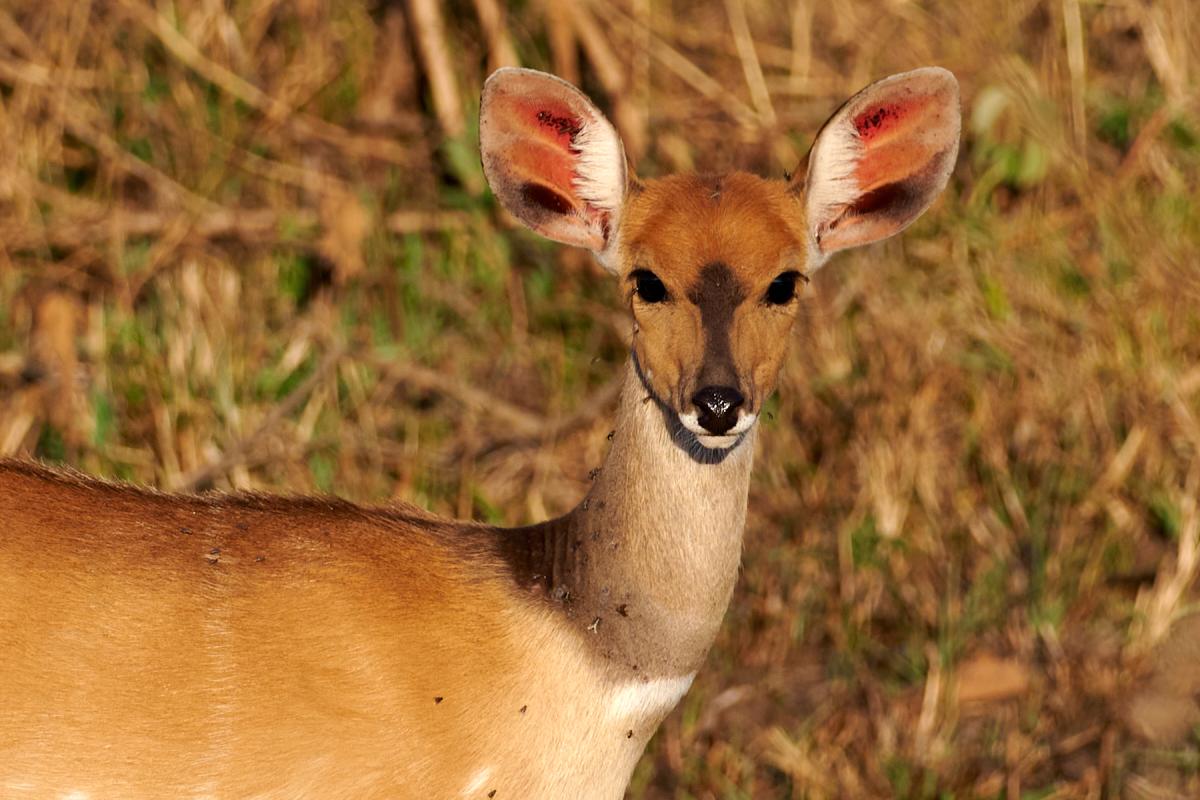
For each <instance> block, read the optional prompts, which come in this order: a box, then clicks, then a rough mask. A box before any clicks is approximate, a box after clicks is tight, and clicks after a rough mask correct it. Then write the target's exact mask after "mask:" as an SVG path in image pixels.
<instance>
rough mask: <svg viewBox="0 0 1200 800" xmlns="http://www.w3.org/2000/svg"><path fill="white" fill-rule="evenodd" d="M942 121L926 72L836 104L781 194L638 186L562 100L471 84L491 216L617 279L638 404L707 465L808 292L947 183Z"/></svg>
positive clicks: (701, 185)
mask: <svg viewBox="0 0 1200 800" xmlns="http://www.w3.org/2000/svg"><path fill="white" fill-rule="evenodd" d="M959 118H960V113H959V101H958V83H957V82H956V81H955V79H954V76H953V75H951V74H950V73H949V72H947V71H946V70H944V69H940V68H937V67H928V68H924V69H918V70H914V71H912V72H906V73H903V74H900V75H895V76H892V77H890V78H886V79H884V80H881V81H878V82H877V83H874V84H872V85H870V86H868V87H867V88H866V89H864V90H862V91H861V92H859V93H858V94H856V95H855V96H854V97H852V98H850V99H849V100H848V101H847V102H846V103H845V104H844V105H843V106H842V107H841V108H840V109H839V110H838V111H837V112H836V113H835V114H834V115H833V116H832V117H831V118H830V119H829V121H828V122H826V123H825V125H824V126H823V127H822V128H821V131H820V133H819V134H818V135H817V137H816V140H815V142H814V144H813V146H812V149H811V151H810V153H809V155H808V157H807V160H806V163H804V164H802V165H801V167H800V168H799V169H798V170H796V173H795V175H794V176H793V177H791V178H790V179H784V180H769V179H764V178H760V177H758V176H755V175H751V174H748V173H744V172H731V173H726V174H721V175H694V174H688V175H671V176H668V177H665V178H660V179H653V180H649V179H647V180H639V179H638V178H636V177H635V176H634V175H633V173H632V171H631V170H630V169H629V168H628V166H627V164H626V159H625V155H624V149H623V147H622V144H621V140H620V137H619V136H618V135H617V132H616V130H615V129H614V128H613V126H612V124H610V123H609V121H608V120H607V119H605V117H604V115H603V114H602V113H601V112H600V111H599V110H598V109H597V108H596V106H595V105H593V104H592V102H591V101H590V100H589V99H588V98H587V97H586V96H585V95H583V94H582V93H581V92H580V91H579V90H578V89H576V88H575V87H573V86H571V85H570V84H568V83H566V82H564V81H562V80H560V79H558V78H555V77H553V76H551V75H546V74H544V73H541V72H536V71H533V70H526V69H502V70H499V71H498V72H496V73H494V74H493V75H492V76H491V78H489V79H488V81H487V83H486V85H485V86H484V90H483V99H482V107H481V114H480V140H481V149H482V155H483V166H484V171H485V173H486V175H487V178H488V181H489V182H490V184H491V186H492V188H493V190H494V191H495V193H496V195H497V197H498V198H499V200H500V202H501V203H502V204H503V205H504V207H505V208H507V209H508V210H509V211H510V212H511V213H512V214H513V215H514V216H515V217H517V219H519V220H520V221H521V222H523V223H524V224H525V225H526V226H528V227H529V228H531V229H532V230H534V231H536V232H537V233H540V234H541V235H543V236H546V237H548V238H550V239H553V240H555V241H558V242H562V243H564V244H570V245H576V246H579V247H585V248H587V249H589V250H591V251H592V252H593V253H594V254H595V255H596V257H597V259H598V260H599V261H600V263H601V264H603V265H604V266H605V267H606V268H607V269H608V270H609V271H611V272H612V273H614V274H615V275H616V276H617V277H618V279H619V280H620V282H621V286H622V289H623V291H624V293H625V294H626V295H627V296H628V298H629V305H630V308H631V310H632V313H633V318H634V328H633V330H634V335H633V358H634V363H635V365H636V367H637V369H638V374H639V375H640V377H641V379H642V382H643V384H644V385H645V388H646V390H647V392H648V393H649V394H650V395H651V396H652V397H653V398H654V399H655V400H656V401H657V403H658V404H659V406H660V407H661V408H662V410H663V413H664V415H665V418H666V421H667V424H668V426H669V428H670V429H671V432H672V435H673V436H674V437H675V440H676V441H677V442H678V443H679V444H680V445H681V446H683V447H684V448H685V449H687V450H688V451H689V453H691V454H692V455H693V457H697V458H701V459H718V460H719V459H720V458H721V457H722V454H723V453H725V452H727V451H728V450H729V449H731V448H733V447H735V446H736V445H737V444H738V443H739V441H741V439H742V438H743V437H744V436H745V434H746V433H747V432H748V431H749V430H750V429H751V428H753V426H754V424H755V422H756V421H757V419H758V415H759V413H760V411H761V409H762V406H763V402H764V401H765V400H766V398H767V397H768V396H769V395H770V394H771V392H772V391H773V390H774V388H775V383H776V380H777V377H778V373H779V368H780V364H781V363H782V360H783V356H784V353H785V350H786V344H787V341H788V337H789V332H790V330H791V328H792V324H793V322H794V321H795V318H796V313H797V308H798V305H799V299H798V295H799V292H800V290H801V289H802V288H803V286H804V285H805V284H806V283H808V279H809V276H810V275H811V274H812V273H813V272H814V271H815V270H817V269H818V268H819V267H820V266H821V265H822V264H823V263H824V262H825V260H826V259H827V258H828V257H829V256H830V255H831V254H833V253H835V252H837V251H838V250H844V249H846V248H850V247H856V246H859V245H865V244H869V243H871V242H876V241H879V240H880V239H884V238H886V237H888V236H891V235H892V234H894V233H896V232H898V231H900V230H902V229H903V228H905V227H906V226H907V225H908V224H909V223H911V222H912V221H913V220H915V219H916V218H917V217H918V216H920V214H921V213H922V212H923V211H925V209H926V208H928V207H929V205H930V204H931V203H932V202H933V200H934V199H935V198H936V197H937V195H938V194H939V193H940V192H941V191H942V189H943V187H944V186H945V185H946V181H947V179H948V178H949V175H950V172H951V170H952V169H953V166H954V162H955V157H956V155H957V153H958V137H959V125H960V119H959Z"/></svg>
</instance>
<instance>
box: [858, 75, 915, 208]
mask: <svg viewBox="0 0 1200 800" xmlns="http://www.w3.org/2000/svg"><path fill="white" fill-rule="evenodd" d="M932 102H933V98H932V97H931V96H928V95H915V96H910V97H906V98H902V99H899V100H892V101H890V102H887V103H876V104H874V105H870V106H868V107H867V108H866V109H864V110H863V111H861V112H859V113H858V114H856V115H855V116H854V120H853V122H854V128H855V130H856V131H857V132H858V136H859V140H860V141H861V142H862V144H863V150H864V152H863V155H862V157H861V159H860V160H859V162H858V165H857V167H856V168H855V170H854V177H855V180H856V181H857V182H858V185H859V187H860V189H862V190H864V191H869V190H870V189H872V188H874V187H876V186H879V185H881V184H884V183H890V182H893V181H897V180H902V179H903V178H905V177H907V176H909V175H911V174H913V173H915V172H920V171H921V169H922V167H924V166H925V165H926V163H927V162H928V161H929V159H930V158H931V157H932V156H933V155H935V153H934V151H933V148H931V147H930V143H929V142H928V141H927V139H926V137H924V136H923V135H922V133H921V127H922V126H923V125H927V124H929V122H930V120H929V119H928V115H929V112H930V111H931V110H932V108H931V105H932Z"/></svg>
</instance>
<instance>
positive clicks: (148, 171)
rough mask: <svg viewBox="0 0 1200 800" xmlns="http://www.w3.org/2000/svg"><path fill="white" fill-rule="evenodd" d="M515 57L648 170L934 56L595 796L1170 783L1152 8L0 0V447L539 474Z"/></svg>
mask: <svg viewBox="0 0 1200 800" xmlns="http://www.w3.org/2000/svg"><path fill="white" fill-rule="evenodd" d="M513 60H519V61H520V62H521V63H523V64H526V65H530V66H537V67H542V68H549V69H553V70H555V71H558V72H559V73H561V74H563V75H565V76H566V77H568V78H570V79H572V80H577V81H581V82H582V84H583V85H584V86H585V87H586V88H587V89H588V90H589V91H590V92H591V93H592V94H593V95H594V96H595V97H597V98H598V100H599V101H600V102H601V104H602V105H603V106H604V107H605V108H606V109H607V110H609V111H610V113H611V114H612V116H613V118H614V119H615V120H616V121H617V122H618V124H619V126H620V127H621V129H622V133H623V135H624V136H625V137H626V140H627V142H628V143H629V145H630V147H629V149H630V151H631V153H632V154H633V155H634V156H635V157H636V160H637V165H638V168H639V171H641V172H642V173H644V174H648V175H655V174H662V173H665V172H669V171H674V170H678V169H689V168H701V169H706V170H712V169H723V168H728V167H731V166H740V167H746V168H751V169H758V170H761V171H765V172H767V173H774V174H779V173H781V172H782V171H784V170H786V169H790V168H792V167H793V166H794V164H795V162H796V160H797V159H798V157H799V155H800V154H801V153H802V152H803V151H804V149H805V147H806V146H807V143H808V142H809V141H810V137H811V135H812V134H813V133H814V132H815V129H816V126H817V125H819V123H820V122H821V121H822V120H823V119H824V117H825V116H826V115H827V114H828V113H829V112H830V111H831V110H832V109H833V107H834V106H835V105H836V104H837V103H838V102H840V100H841V99H842V98H843V97H844V96H846V95H847V94H849V93H850V92H852V91H853V90H855V89H857V88H858V87H860V86H861V85H863V84H865V83H866V82H868V81H869V80H870V79H872V78H874V77H878V76H881V75H884V74H888V73H891V72H895V71H899V70H902V69H906V68H909V67H913V66H916V65H920V64H926V63H936V64H941V65H943V66H946V67H948V68H950V69H952V70H954V71H955V72H956V73H957V74H958V76H959V78H960V80H961V81H962V83H963V88H964V103H965V111H966V119H967V121H968V128H967V130H966V132H965V140H964V146H963V150H962V157H961V162H960V164H959V168H958V171H957V173H956V175H955V178H954V179H953V180H952V185H951V188H950V189H949V190H948V192H947V196H946V198H945V201H944V202H942V203H941V204H940V205H939V206H938V207H937V208H935V209H934V211H932V212H931V213H930V214H928V215H927V217H926V218H925V219H923V220H922V221H921V222H920V223H919V224H918V225H917V226H915V227H914V228H913V229H912V230H910V231H909V232H908V233H907V234H906V235H905V236H904V237H903V238H902V239H901V240H898V241H893V242H891V243H888V244H886V245H884V246H879V247H875V248H872V249H870V250H868V251H866V252H863V253H859V254H856V255H852V256H848V257H843V258H840V259H838V260H836V261H835V262H834V263H833V264H831V265H830V266H828V267H827V268H826V269H825V270H824V271H823V272H822V273H821V274H820V275H819V276H818V278H817V279H816V280H815V281H814V285H813V287H812V294H811V298H810V300H809V302H808V304H807V306H806V310H805V313H804V316H803V319H802V321H801V324H800V325H799V328H798V330H797V332H796V336H795V342H794V346H793V351H794V352H793V354H792V356H791V358H790V360H789V362H788V365H787V367H786V371H785V376H784V379H783V384H782V388H781V390H780V392H779V396H778V398H777V401H776V402H775V404H774V405H773V407H772V409H771V415H770V417H769V419H768V420H767V421H766V423H765V425H766V428H767V430H766V435H765V436H764V437H763V444H762V446H761V452H760V455H759V463H758V467H757V471H756V476H755V481H754V485H753V489H752V494H751V499H750V506H751V516H750V523H749V528H748V531H747V546H746V558H745V570H744V574H743V577H742V581H741V584H740V587H739V590H738V593H737V595H736V599H735V603H734V607H733V608H732V609H731V611H730V614H729V618H728V620H727V623H726V625H725V627H724V632H723V634H722V636H721V638H720V640H719V641H718V643H717V645H716V647H715V648H714V651H713V654H712V656H711V658H710V661H709V666H708V669H707V670H706V671H704V672H703V673H702V674H701V676H700V678H699V679H698V681H697V684H696V687H695V689H694V690H693V691H692V693H691V694H690V695H689V697H688V698H687V699H686V700H685V702H684V704H683V706H682V708H681V709H680V710H679V711H678V712H677V713H676V714H674V715H673V716H672V717H671V718H670V719H669V721H668V722H667V724H666V725H665V727H664V730H663V732H662V733H661V734H660V735H659V736H658V737H657V738H656V739H655V742H654V744H653V745H652V747H651V749H650V752H649V754H648V755H647V757H646V759H645V760H644V761H643V763H642V764H641V766H640V767H639V769H638V771H637V774H636V780H635V785H634V789H633V792H632V796H633V797H654V798H663V797H678V798H685V797H697V798H707V797H721V798H742V797H754V798H776V797H778V798H784V797H885V796H895V797H958V798H965V797H1003V798H1013V799H1015V798H1025V797H1030V798H1032V797H1039V798H1040V797H1064V798H1066V797H1071V798H1073V797H1101V796H1109V797H1115V796H1129V797H1143V798H1158V797H1196V796H1200V730H1198V728H1197V723H1198V722H1200V710H1198V709H1197V701H1196V697H1197V693H1198V692H1200V674H1198V672H1200V671H1198V669H1197V664H1198V663H1200V655H1197V653H1198V652H1200V651H1198V648H1200V627H1198V626H1197V625H1196V624H1195V622H1194V619H1195V618H1193V619H1192V620H1191V621H1185V623H1184V624H1181V625H1177V626H1175V627H1172V624H1173V623H1175V622H1176V621H1177V620H1179V619H1181V618H1183V617H1184V616H1186V614H1187V613H1188V612H1189V611H1190V610H1194V609H1195V600H1196V592H1195V589H1196V577H1197V572H1198V571H1200V510H1198V508H1197V499H1198V496H1200V99H1198V89H1197V73H1198V71H1200V18H1198V14H1197V12H1196V10H1195V9H1194V8H1192V7H1191V5H1190V3H1189V0H1160V1H1159V2H1154V1H1153V0H1122V1H1119V2H1108V3H1095V2H1080V0H1060V1H1059V2H1052V1H1051V0H1019V2H1013V3H993V2H990V1H985V0H974V1H973V2H965V3H958V4H942V3H936V4H935V3H914V2H889V3H877V2H873V1H872V0H832V1H831V2H828V3H810V2H804V1H803V0H798V2H794V3H785V2H782V0H778V1H767V0H764V2H757V3H748V2H743V0H726V1H725V2H722V3H717V2H709V3H701V2H692V1H691V0H676V2H674V3H671V4H666V3H651V2H649V0H616V2H613V3H611V4H610V3H605V2H601V0H574V1H573V2H539V3H532V2H531V3H516V4H514V7H512V8H504V7H502V5H501V4H498V3H497V2H495V0H474V2H470V3H468V2H466V0H457V1H456V2H454V3H450V4H439V3H434V2H425V1H423V0H410V1H409V2H407V3H401V2H395V3H380V4H379V5H377V6H367V5H362V4H359V3H354V2H347V3H337V4H328V5H327V4H325V3H322V2H318V0H301V1H300V2H295V3H280V2H277V1H276V0H237V1H236V2H232V3H217V2H200V1H199V0H195V1H194V2H192V1H190V0H189V1H188V2H177V3H170V2H162V3H158V4H156V5H154V6H150V5H146V4H144V3H143V2H140V0H107V1H104V0H101V1H99V2H97V1H96V0H92V1H91V2H88V1H87V0H84V1H82V2H66V1H65V0H50V2H46V1H45V0H42V2H32V0H12V1H11V2H9V3H6V4H4V6H3V8H0V142H2V143H3V145H2V146H0V454H11V453H29V454H35V455H38V456H40V457H42V458H48V459H63V460H66V461H69V462H70V463H72V464H76V465H78V466H80V467H82V468H84V469H86V470H88V471H91V472H94V473H98V474H102V475H110V476H118V477H122V478H129V479H133V480H137V481H142V482H146V483H150V484H155V485H159V486H163V487H175V488H179V487H182V488H207V487H214V486H215V487H255V488H271V489H279V490H288V491H328V492H336V493H338V494H342V495H345V496H348V497H351V498H356V499H363V500H383V499H386V498H389V497H403V498H405V499H410V500H413V501H415V502H418V503H421V504H423V505H426V506H428V507H430V508H432V509H434V510H436V511H439V512H443V513H447V514H456V515H460V516H475V517H480V518H486V519H489V520H495V521H500V522H506V523H519V522H524V521H528V520H532V519H536V518H540V517H543V516H545V515H547V514H552V513H557V512H561V511H563V510H565V509H566V508H568V507H569V506H570V504H571V503H573V502H574V500H575V499H576V498H577V497H578V496H579V495H580V494H581V491H582V487H583V485H584V483H585V482H586V476H587V472H588V470H589V469H590V468H591V467H593V466H595V465H597V464H598V463H599V461H600V459H601V457H602V455H603V452H604V448H605V434H606V432H607V427H606V425H607V417H608V414H609V410H610V407H611V406H610V401H611V397H612V384H611V380H612V377H613V376H614V375H615V374H616V366H617V364H618V363H619V361H620V360H621V359H622V358H623V355H624V342H625V336H626V325H627V323H626V322H625V318H624V316H623V314H622V312H621V310H620V309H619V307H618V302H617V298H616V296H615V292H613V291H612V287H611V286H610V285H609V284H608V282H607V281H606V280H605V278H604V277H603V276H602V275H600V274H599V272H598V270H596V269H595V268H594V267H593V266H591V265H590V264H589V262H588V260H587V258H586V257H582V256H580V255H579V254H575V253H566V252H562V251H561V250H560V249H558V248H556V247H553V246H549V245H546V244H544V243H542V242H540V241H538V240H536V239H535V238H534V237H532V236H530V235H528V234H525V233H524V232H521V231H516V230H514V229H513V228H512V226H511V225H510V224H509V223H508V221H507V220H505V219H504V218H503V216H502V215H500V214H499V213H498V212H497V210H496V208H495V205H494V203H493V201H492V200H491V198H490V196H488V195H487V194H486V193H485V191H484V188H483V182H482V177H481V173H480V170H479V167H478V165H477V159H476V157H475V142H474V137H473V131H472V127H473V119H474V114H475V110H476V102H477V101H476V96H477V90H478V87H479V86H480V84H481V82H482V79H483V77H484V76H485V75H486V73H487V71H488V70H490V69H491V68H493V67H495V66H497V65H499V64H503V63H508V62H511V61H513Z"/></svg>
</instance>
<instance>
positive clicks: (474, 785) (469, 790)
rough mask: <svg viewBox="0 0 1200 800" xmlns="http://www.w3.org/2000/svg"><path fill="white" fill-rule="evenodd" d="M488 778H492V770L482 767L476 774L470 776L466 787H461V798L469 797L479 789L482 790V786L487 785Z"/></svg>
mask: <svg viewBox="0 0 1200 800" xmlns="http://www.w3.org/2000/svg"><path fill="white" fill-rule="evenodd" d="M490 777H492V768H491V767H484V768H483V769H481V770H479V771H478V772H476V773H475V774H474V775H472V776H471V780H469V781H467V785H466V786H464V787H463V790H462V793H461V794H462V796H463V797H470V796H471V795H474V794H475V793H477V792H479V791H480V790H481V789H483V786H484V784H485V783H487V780H488V778H490Z"/></svg>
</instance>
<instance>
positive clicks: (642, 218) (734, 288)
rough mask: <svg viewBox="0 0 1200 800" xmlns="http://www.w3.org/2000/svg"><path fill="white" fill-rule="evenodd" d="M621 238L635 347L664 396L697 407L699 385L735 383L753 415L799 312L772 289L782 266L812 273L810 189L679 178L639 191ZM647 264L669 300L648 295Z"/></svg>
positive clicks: (679, 406)
mask: <svg viewBox="0 0 1200 800" xmlns="http://www.w3.org/2000/svg"><path fill="white" fill-rule="evenodd" d="M619 241H620V274H621V281H622V289H623V291H626V292H628V294H629V297H630V303H631V306H632V309H633V315H634V319H635V320H636V325H635V328H634V330H635V333H634V340H633V346H634V352H635V353H636V355H637V359H638V364H639V366H640V367H641V370H642V374H643V376H644V377H645V379H646V381H647V382H648V383H649V386H650V388H651V390H652V391H653V392H654V394H655V395H656V396H657V397H658V399H659V400H661V401H662V402H664V403H666V404H667V405H668V406H669V407H670V408H671V409H673V410H674V411H675V412H676V413H678V414H686V413H688V412H690V411H692V410H693V408H692V403H691V400H690V398H691V397H692V396H693V394H694V393H695V392H696V391H698V390H699V389H701V388H704V387H705V386H710V385H721V386H729V387H732V388H735V389H737V390H738V391H739V392H741V393H742V394H743V395H744V396H745V398H746V402H745V405H744V406H743V407H742V412H743V413H744V414H757V413H758V412H759V410H760V409H761V408H762V404H763V402H764V401H765V400H766V398H767V397H768V396H769V395H770V393H771V392H772V391H773V390H774V388H775V380H776V378H777V376H778V373H779V367H780V364H781V363H782V361H783V356H784V353H785V352H786V349H787V341H788V334H789V333H790V331H791V328H792V323H793V321H794V320H795V317H796V310H797V307H798V300H796V299H793V300H792V301H791V302H789V303H787V304H785V305H773V304H770V303H768V302H766V300H765V295H766V292H767V287H768V286H769V285H770V284H771V282H772V281H773V280H775V278H777V277H778V276H779V275H780V274H782V273H785V272H788V271H796V272H799V273H801V274H803V273H804V272H805V268H806V263H805V253H806V243H805V242H806V240H805V236H804V205H803V198H802V197H800V196H798V195H797V194H796V193H795V192H794V191H793V190H792V189H791V188H789V186H788V184H787V183H785V182H784V181H768V180H764V179H762V178H759V177H757V176H755V175H750V174H748V173H744V172H734V173H729V174H726V175H719V176H705V175H673V176H670V177H667V178H663V179H661V180H655V181H648V182H646V183H645V184H643V185H641V186H639V187H637V188H635V189H633V190H631V191H630V193H629V195H628V197H627V198H626V206H625V212H624V216H623V218H622V220H621V228H620V240H619ZM636 270H649V271H650V272H652V273H654V275H656V276H657V277H658V278H659V280H661V281H662V283H663V284H664V285H665V286H666V289H667V297H666V299H665V300H664V301H662V302H658V303H649V302H646V301H645V300H643V299H641V298H640V297H639V296H638V295H637V292H636V286H635V283H636V281H635V279H634V273H635V271H636ZM802 285H803V280H800V281H797V290H799V289H800V287H801V286H802Z"/></svg>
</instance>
